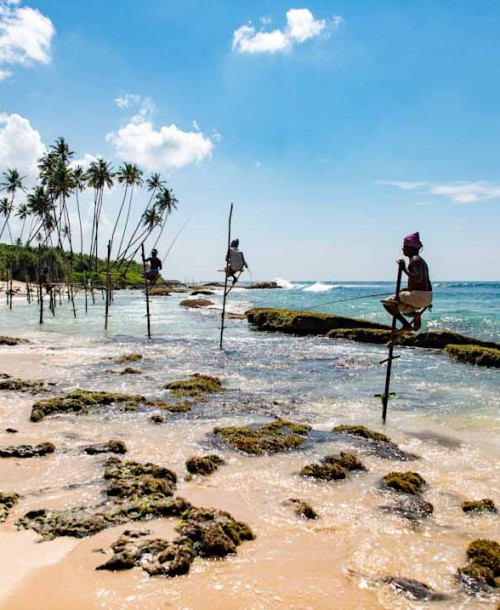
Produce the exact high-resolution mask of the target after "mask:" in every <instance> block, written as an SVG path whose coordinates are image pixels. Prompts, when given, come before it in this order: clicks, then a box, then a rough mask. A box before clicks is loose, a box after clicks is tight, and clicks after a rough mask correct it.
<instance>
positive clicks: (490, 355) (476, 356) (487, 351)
mask: <svg viewBox="0 0 500 610" xmlns="http://www.w3.org/2000/svg"><path fill="white" fill-rule="evenodd" d="M497 345H498V344H497ZM444 351H445V352H446V353H447V354H448V356H449V357H450V358H451V359H452V360H454V361H455V362H464V363H466V364H476V365H477V366H487V367H491V368H496V369H500V345H498V349H493V348H490V347H481V346H479V345H447V346H446V348H445V350H444Z"/></svg>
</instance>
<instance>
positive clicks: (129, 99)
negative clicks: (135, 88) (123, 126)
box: [115, 93, 141, 108]
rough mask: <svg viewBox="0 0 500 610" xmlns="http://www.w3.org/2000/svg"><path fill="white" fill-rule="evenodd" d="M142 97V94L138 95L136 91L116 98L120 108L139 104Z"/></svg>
mask: <svg viewBox="0 0 500 610" xmlns="http://www.w3.org/2000/svg"><path fill="white" fill-rule="evenodd" d="M140 99H141V96H140V95H136V94H135V93H125V94H124V95H121V96H119V97H117V98H116V99H115V104H116V105H117V106H118V107H119V108H128V107H129V106H133V105H134V104H137V103H138V102H139V101H140Z"/></svg>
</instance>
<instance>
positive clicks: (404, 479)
mask: <svg viewBox="0 0 500 610" xmlns="http://www.w3.org/2000/svg"><path fill="white" fill-rule="evenodd" d="M382 484H383V486H384V487H386V488H388V489H391V490H393V491H399V492H402V493H406V494H413V495H418V494H419V493H421V492H422V490H423V488H424V487H425V486H426V485H427V483H426V482H425V479H424V478H423V477H421V476H420V475H419V474H418V473H417V472H389V474H386V475H385V476H384V477H383V479H382Z"/></svg>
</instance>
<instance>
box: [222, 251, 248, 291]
mask: <svg viewBox="0 0 500 610" xmlns="http://www.w3.org/2000/svg"><path fill="white" fill-rule="evenodd" d="M239 245H240V240H239V239H233V241H232V242H231V246H230V248H229V250H228V252H227V254H226V268H225V272H226V277H232V278H233V286H234V285H235V284H236V282H237V281H238V278H239V277H240V275H241V274H242V273H243V270H244V269H245V268H247V269H248V265H247V262H246V260H245V256H244V255H243V252H240V250H238V247H239ZM237 273H239V275H238V276H237V275H236V274H237Z"/></svg>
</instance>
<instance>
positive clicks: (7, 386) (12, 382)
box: [0, 375, 47, 394]
mask: <svg viewBox="0 0 500 610" xmlns="http://www.w3.org/2000/svg"><path fill="white" fill-rule="evenodd" d="M0 390H5V391H12V392H30V393H31V394H37V393H39V392H46V391H47V387H46V385H45V383H43V382H42V381H27V380H26V379H14V378H13V377H9V376H8V375H7V376H6V377H4V378H3V379H0Z"/></svg>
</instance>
